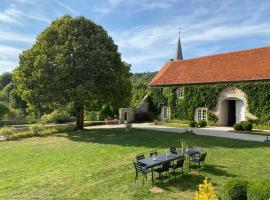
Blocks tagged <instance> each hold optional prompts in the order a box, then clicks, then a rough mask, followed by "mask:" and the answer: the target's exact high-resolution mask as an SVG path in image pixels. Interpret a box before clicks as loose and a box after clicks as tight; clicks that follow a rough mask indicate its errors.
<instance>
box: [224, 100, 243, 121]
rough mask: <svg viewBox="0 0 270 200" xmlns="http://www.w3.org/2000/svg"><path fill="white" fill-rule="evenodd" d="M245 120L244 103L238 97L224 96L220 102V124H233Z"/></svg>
mask: <svg viewBox="0 0 270 200" xmlns="http://www.w3.org/2000/svg"><path fill="white" fill-rule="evenodd" d="M244 120H245V104H244V102H243V101H242V100H241V99H238V98H226V99H224V100H223V101H222V102H221V107H220V122H221V126H233V125H234V124H236V123H239V122H241V121H244Z"/></svg>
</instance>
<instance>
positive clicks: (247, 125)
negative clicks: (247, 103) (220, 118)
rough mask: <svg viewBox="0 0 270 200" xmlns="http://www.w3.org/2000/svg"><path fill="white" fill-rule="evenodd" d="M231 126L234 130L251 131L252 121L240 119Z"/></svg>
mask: <svg viewBox="0 0 270 200" xmlns="http://www.w3.org/2000/svg"><path fill="white" fill-rule="evenodd" d="M233 128H234V130H236V131H252V129H253V126H252V123H251V122H249V121H242V122H240V123H237V124H235V125H234V126H233Z"/></svg>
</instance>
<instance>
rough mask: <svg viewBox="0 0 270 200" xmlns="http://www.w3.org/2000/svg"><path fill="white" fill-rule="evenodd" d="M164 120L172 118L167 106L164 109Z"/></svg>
mask: <svg viewBox="0 0 270 200" xmlns="http://www.w3.org/2000/svg"><path fill="white" fill-rule="evenodd" d="M163 118H164V119H168V118H170V108H169V107H167V106H164V107H163Z"/></svg>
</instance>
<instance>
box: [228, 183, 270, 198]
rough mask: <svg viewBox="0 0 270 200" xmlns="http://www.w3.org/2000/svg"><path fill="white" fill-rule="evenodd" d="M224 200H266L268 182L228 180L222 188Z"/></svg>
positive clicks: (268, 189)
mask: <svg viewBox="0 0 270 200" xmlns="http://www.w3.org/2000/svg"><path fill="white" fill-rule="evenodd" d="M223 198H224V200H268V199H270V180H263V181H252V182H247V181H245V180H241V179H232V180H229V181H228V182H227V183H226V184H225V186H224V193H223Z"/></svg>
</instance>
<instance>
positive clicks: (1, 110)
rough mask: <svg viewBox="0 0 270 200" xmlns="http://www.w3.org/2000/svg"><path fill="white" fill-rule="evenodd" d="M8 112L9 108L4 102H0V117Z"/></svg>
mask: <svg viewBox="0 0 270 200" xmlns="http://www.w3.org/2000/svg"><path fill="white" fill-rule="evenodd" d="M8 113H9V108H8V106H7V105H6V104H4V103H2V102H0V119H3V117H4V116H5V115H7V114H8Z"/></svg>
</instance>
